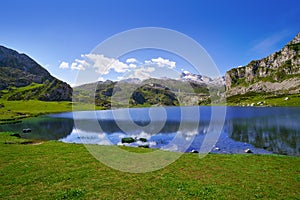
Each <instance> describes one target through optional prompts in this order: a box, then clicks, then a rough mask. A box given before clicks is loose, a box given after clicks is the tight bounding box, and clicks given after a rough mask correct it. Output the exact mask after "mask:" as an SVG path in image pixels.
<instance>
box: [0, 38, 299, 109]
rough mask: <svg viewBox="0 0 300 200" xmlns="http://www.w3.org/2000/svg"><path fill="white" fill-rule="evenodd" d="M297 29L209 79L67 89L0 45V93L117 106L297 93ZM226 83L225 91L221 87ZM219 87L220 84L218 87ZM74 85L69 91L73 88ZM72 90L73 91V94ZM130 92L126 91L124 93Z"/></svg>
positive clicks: (192, 76)
mask: <svg viewBox="0 0 300 200" xmlns="http://www.w3.org/2000/svg"><path fill="white" fill-rule="evenodd" d="M299 49H300V33H298V34H297V35H296V37H295V38H294V39H293V40H292V41H290V42H289V43H288V44H287V45H285V46H284V47H283V48H282V49H281V50H279V51H277V52H275V53H273V54H271V55H269V56H267V57H265V58H262V59H260V60H254V61H251V62H250V63H249V64H247V65H246V66H242V67H238V68H232V69H230V70H229V71H227V72H226V74H225V76H223V77H217V78H211V77H207V76H205V75H199V74H193V73H190V72H188V71H183V72H182V73H181V75H180V77H179V78H178V79H176V80H175V79H169V78H161V79H154V78H151V79H147V80H143V81H142V80H140V79H138V78H130V79H125V80H121V81H110V80H107V81H104V82H103V81H99V82H96V83H91V84H84V85H81V86H77V87H75V88H74V89H72V88H71V87H70V86H69V85H68V84H67V83H65V82H62V81H60V80H58V79H56V78H55V77H53V76H52V75H51V74H50V73H49V72H48V71H47V70H46V69H44V68H43V67H42V66H41V65H39V64H38V63H37V62H35V61H34V60H33V59H31V58H30V57H29V56H27V55H25V54H20V53H18V52H17V51H14V50H12V49H8V48H6V47H3V46H0V97H1V98H2V99H5V100H29V99H37V100H43V101H70V100H72V95H73V100H74V101H79V102H85V103H96V105H98V106H101V107H103V108H110V107H111V106H112V104H113V105H114V106H117V107H122V106H128V105H127V104H129V106H152V105H173V106H176V105H206V104H209V103H211V98H213V96H218V97H220V98H219V99H218V100H217V101H215V100H216V99H214V103H222V101H223V100H224V99H225V97H227V99H228V100H229V101H232V99H234V102H238V101H239V100H242V99H243V98H242V97H243V96H249V95H256V94H259V95H260V96H261V97H268V95H274V94H275V95H286V94H299V93H300V55H299ZM225 87H226V91H225ZM223 88H224V89H223ZM73 90H74V91H73ZM72 92H73V93H72ZM128 94H130V96H127V95H128Z"/></svg>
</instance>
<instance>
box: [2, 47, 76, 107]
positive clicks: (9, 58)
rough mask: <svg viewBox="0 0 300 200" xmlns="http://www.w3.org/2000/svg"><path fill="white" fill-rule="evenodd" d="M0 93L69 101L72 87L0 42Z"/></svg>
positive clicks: (17, 97)
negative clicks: (0, 44)
mask: <svg viewBox="0 0 300 200" xmlns="http://www.w3.org/2000/svg"><path fill="white" fill-rule="evenodd" d="M0 97H2V98H5V99H6V100H29V99H38V100H43V101H70V100H71V99H72V88H71V87H70V86H69V85H68V84H67V83H64V82H62V81H60V80H58V79H56V78H54V77H53V76H51V74H50V73H49V72H48V71H47V70H46V69H44V68H43V67H42V66H40V65H39V64H38V63H37V62H35V61H34V60H33V59H31V58H30V57H29V56H27V55H25V54H20V53H18V52H17V51H14V50H12V49H8V48H6V47H4V46H0Z"/></svg>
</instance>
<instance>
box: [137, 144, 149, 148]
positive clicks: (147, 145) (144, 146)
mask: <svg viewBox="0 0 300 200" xmlns="http://www.w3.org/2000/svg"><path fill="white" fill-rule="evenodd" d="M139 147H141V148H149V144H143V145H139Z"/></svg>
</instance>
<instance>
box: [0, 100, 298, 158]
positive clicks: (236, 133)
mask: <svg viewBox="0 0 300 200" xmlns="http://www.w3.org/2000/svg"><path fill="white" fill-rule="evenodd" d="M224 111H226V114H225V112H224ZM223 114H225V115H224V116H223ZM299 119H300V108H299V107H222V106H219V107H218V106H215V107H209V106H203V107H201V106H200V107H158V108H130V109H118V110H102V111H76V112H68V113H59V114H51V115H47V116H41V117H36V118H32V119H26V120H23V122H22V123H20V124H7V125H1V126H0V131H12V132H17V133H20V134H21V136H22V137H24V138H34V139H41V140H60V141H63V142H67V143H86V144H99V145H127V146H149V147H150V148H160V149H165V150H170V151H181V152H190V151H192V150H197V151H199V149H200V148H201V147H203V146H204V145H206V144H208V148H209V149H211V152H212V153H244V150H245V149H251V151H252V152H253V153H257V154H271V153H276V154H283V155H292V156H299V155H300V123H299ZM25 128H30V129H31V130H32V131H31V132H30V133H22V130H23V129H25ZM217 130H220V132H219V133H217V132H218V131H217ZM213 134H214V135H213ZM212 135H213V137H211V138H210V136H212ZM126 137H132V138H134V139H135V140H136V141H135V142H133V143H122V142H121V141H122V138H126ZM207 138H209V139H207Z"/></svg>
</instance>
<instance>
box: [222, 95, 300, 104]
mask: <svg viewBox="0 0 300 200" xmlns="http://www.w3.org/2000/svg"><path fill="white" fill-rule="evenodd" d="M226 101H227V105H229V106H251V104H253V105H254V106H300V94H280V95H276V94H267V93H254V92H249V93H247V94H239V95H235V96H231V97H228V98H227V100H226Z"/></svg>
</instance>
